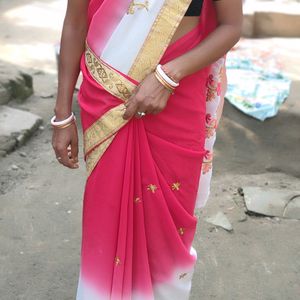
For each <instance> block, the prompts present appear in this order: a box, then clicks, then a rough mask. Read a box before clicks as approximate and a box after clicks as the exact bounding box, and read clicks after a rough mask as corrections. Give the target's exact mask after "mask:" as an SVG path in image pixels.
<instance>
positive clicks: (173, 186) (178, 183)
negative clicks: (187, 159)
mask: <svg viewBox="0 0 300 300" xmlns="http://www.w3.org/2000/svg"><path fill="white" fill-rule="evenodd" d="M180 186H181V183H180V182H174V183H173V184H172V190H173V191H175V190H176V191H179V190H180Z"/></svg>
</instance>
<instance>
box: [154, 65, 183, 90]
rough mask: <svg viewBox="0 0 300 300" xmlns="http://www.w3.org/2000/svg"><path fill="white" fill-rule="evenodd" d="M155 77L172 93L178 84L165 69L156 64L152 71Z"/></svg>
mask: <svg viewBox="0 0 300 300" xmlns="http://www.w3.org/2000/svg"><path fill="white" fill-rule="evenodd" d="M154 75H155V77H156V79H157V80H158V81H159V82H160V83H161V84H162V85H163V86H164V87H165V88H166V89H167V90H168V91H169V92H170V93H172V94H174V90H175V88H177V87H178V86H179V83H178V82H175V81H174V80H173V79H172V78H170V77H169V76H168V75H167V74H166V73H165V71H164V70H163V69H162V66H161V65H158V66H157V67H156V69H155V73H154Z"/></svg>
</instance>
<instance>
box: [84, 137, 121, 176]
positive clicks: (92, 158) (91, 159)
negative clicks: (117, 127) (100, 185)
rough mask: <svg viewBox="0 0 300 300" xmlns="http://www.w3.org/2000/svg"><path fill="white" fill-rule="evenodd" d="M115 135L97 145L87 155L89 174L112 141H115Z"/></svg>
mask: <svg viewBox="0 0 300 300" xmlns="http://www.w3.org/2000/svg"><path fill="white" fill-rule="evenodd" d="M114 137H115V135H113V136H111V137H110V138H109V139H107V140H106V141H104V142H103V143H102V144H100V145H99V146H97V147H96V148H95V149H94V150H92V151H91V152H90V153H89V154H88V155H87V157H86V169H87V172H88V176H89V175H90V174H91V173H92V171H93V170H94V168H95V166H96V165H97V163H98V161H99V160H100V158H101V157H102V155H103V154H104V152H105V151H106V149H107V148H108V147H109V145H110V144H111V142H112V141H113V139H114Z"/></svg>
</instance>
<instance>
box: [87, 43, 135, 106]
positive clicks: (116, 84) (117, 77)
mask: <svg viewBox="0 0 300 300" xmlns="http://www.w3.org/2000/svg"><path fill="white" fill-rule="evenodd" d="M85 63H86V66H87V68H88V70H89V73H90V74H91V76H92V77H93V78H94V79H95V80H96V81H97V82H98V83H99V84H100V85H101V86H102V87H103V88H104V89H106V90H107V91H108V92H109V93H110V94H112V95H114V96H116V97H117V98H119V99H122V100H124V101H127V100H128V99H129V98H130V96H131V95H132V93H133V91H134V89H135V88H136V85H135V84H134V83H132V82H131V81H129V80H128V79H126V78H125V77H123V76H122V75H121V74H119V73H118V72H117V71H115V70H114V69H113V68H111V67H110V66H108V65H107V64H105V63H104V62H103V61H102V60H101V59H100V58H99V57H97V55H96V54H94V53H93V51H92V50H91V49H90V47H89V46H88V44H86V50H85Z"/></svg>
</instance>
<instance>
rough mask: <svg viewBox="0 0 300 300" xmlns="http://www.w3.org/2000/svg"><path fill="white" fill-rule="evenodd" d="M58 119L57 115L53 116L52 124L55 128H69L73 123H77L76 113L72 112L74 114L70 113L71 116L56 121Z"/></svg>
mask: <svg viewBox="0 0 300 300" xmlns="http://www.w3.org/2000/svg"><path fill="white" fill-rule="evenodd" d="M55 119H56V116H53V117H52V118H51V125H52V126H53V127H54V128H58V129H63V128H67V127H69V126H71V125H72V124H74V123H75V121H76V118H75V115H74V113H73V112H72V114H71V115H70V117H68V118H66V119H64V120H62V121H55Z"/></svg>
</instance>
